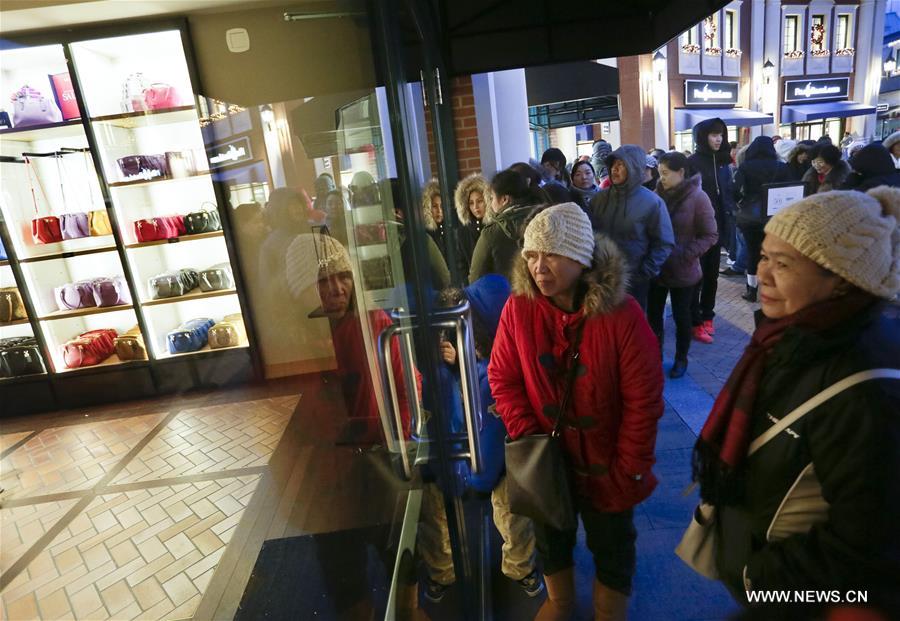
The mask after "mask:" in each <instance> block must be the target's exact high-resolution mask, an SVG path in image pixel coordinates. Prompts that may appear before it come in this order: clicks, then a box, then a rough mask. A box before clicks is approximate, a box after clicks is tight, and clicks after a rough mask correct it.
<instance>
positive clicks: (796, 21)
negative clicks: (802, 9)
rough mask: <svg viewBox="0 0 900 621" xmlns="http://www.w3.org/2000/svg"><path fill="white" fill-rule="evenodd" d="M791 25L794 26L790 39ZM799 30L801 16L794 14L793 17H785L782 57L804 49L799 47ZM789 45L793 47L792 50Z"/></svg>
mask: <svg viewBox="0 0 900 621" xmlns="http://www.w3.org/2000/svg"><path fill="white" fill-rule="evenodd" d="M789 24H790V25H792V26H793V28H792V32H791V36H790V37H788V25H789ZM799 29H800V15H794V14H792V15H785V16H784V26H783V28H782V44H781V53H782V55H784V56H787V55H788V54H790V53H791V52H795V51H797V50H799V49H802V48H800V46H799V45H798V43H799V42H798V40H797V31H798V30H799ZM789 39H793V40H792V41H791V40H789ZM789 44H790V45H791V47H790V48H788V45H789Z"/></svg>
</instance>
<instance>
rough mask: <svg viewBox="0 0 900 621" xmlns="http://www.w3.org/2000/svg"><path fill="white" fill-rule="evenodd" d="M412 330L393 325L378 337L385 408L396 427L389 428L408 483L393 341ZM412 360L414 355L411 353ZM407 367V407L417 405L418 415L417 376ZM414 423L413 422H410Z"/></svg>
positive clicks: (409, 475)
mask: <svg viewBox="0 0 900 621" xmlns="http://www.w3.org/2000/svg"><path fill="white" fill-rule="evenodd" d="M406 328H408V329H412V327H411V326H408V327H407V326H400V325H398V324H393V325H390V326H388V327H386V328H385V329H384V330H383V331H382V332H381V334H379V335H378V354H377V355H378V363H379V366H380V367H381V368H380V369H379V371H380V373H381V384H382V386H383V387H385V389H386V390H387V392H388V394H387V395H385V399H384V407H385V408H386V409H387V410H388V413H389V418H393V421H394V426H393V427H390V425H389V426H388V427H389V428H390V429H391V431H392V435H394V437H395V439H396V440H397V444H398V445H399V446H400V458H401V460H402V462H403V475H404V478H405V479H406V480H407V481H410V480H412V467H411V466H410V463H409V455H408V454H407V452H406V438H405V437H404V435H403V417H402V415H401V413H400V411H401V410H400V398H399V397H398V396H397V381H396V378H395V377H394V365H393V364H391V358H392V357H391V348H392V346H393V345H392V341H393V338H394V336H395V335H396V334H399V333H401V332H403V331H404V329H406ZM409 355H410V358H411V356H412V354H411V353H410V354H409ZM406 366H407V365H403V367H404V381H405V382H406V400H407V405H408V407H409V408H410V410H412V409H413V406H412V404H410V403H408V402H409V401H413V402H414V403H415V408H416V411H417V414H418V412H419V410H418V407H419V395H418V390H417V386H416V383H415V375H414V374H413V373H412V372H411V371H410V370H408V369H407V368H406ZM409 375H413V382H412V384H410V383H409V380H408V377H409ZM410 390H411V391H412V396H410ZM418 418H419V420H421V416H418ZM410 422H412V421H410Z"/></svg>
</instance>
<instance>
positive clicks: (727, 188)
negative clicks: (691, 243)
mask: <svg viewBox="0 0 900 621" xmlns="http://www.w3.org/2000/svg"><path fill="white" fill-rule="evenodd" d="M713 130H716V131H718V132H720V133H721V134H722V145H721V146H720V147H719V150H718V151H715V152H713V150H712V149H711V148H710V146H709V135H710V134H711V133H712V132H713ZM694 144H695V145H696V147H695V148H696V151H695V152H694V154H693V155H691V156H690V157H689V158H688V162H690V164H691V167H692V168H693V169H694V170H695V171H696V172H699V173H700V175H701V176H702V177H703V191H704V192H706V195H707V196H709V201H710V202H711V203H712V206H713V209H714V210H715V212H716V225H717V226H718V230H719V231H724V230H725V214H730V213H734V208H735V204H734V183H733V182H732V179H731V170H730V165H731V146H730V145H729V143H728V128H726V127H725V122H724V121H723V120H722V119H719V118H715V119H707V120H705V121H700V122H699V123H697V124H696V125H694Z"/></svg>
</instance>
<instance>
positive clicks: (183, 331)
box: [166, 318, 215, 354]
mask: <svg viewBox="0 0 900 621" xmlns="http://www.w3.org/2000/svg"><path fill="white" fill-rule="evenodd" d="M213 325H215V322H214V321H213V320H212V319H207V318H201V319H191V320H188V321H185V322H184V323H183V324H181V326H180V327H178V328H176V329H175V330H172V331H171V332H169V333H168V334H167V335H166V343H167V344H168V346H169V353H170V354H184V353H187V352H192V351H199V350H201V349H203V348H204V347H205V346H206V344H207V342H208V339H209V329H210V328H211V327H212V326H213Z"/></svg>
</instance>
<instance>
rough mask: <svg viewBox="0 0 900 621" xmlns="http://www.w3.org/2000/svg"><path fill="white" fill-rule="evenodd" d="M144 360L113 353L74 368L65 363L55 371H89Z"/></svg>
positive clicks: (140, 362)
mask: <svg viewBox="0 0 900 621" xmlns="http://www.w3.org/2000/svg"><path fill="white" fill-rule="evenodd" d="M146 363H147V361H146V360H120V359H119V357H118V356H117V355H116V354H113V355H112V356H110V357H109V358H107V359H106V360H104V361H103V362H101V363H100V364H92V365H90V366H86V367H75V368H74V369H70V368H68V367H67V366H65V365H62V366H61V368H59V369H56V373H74V372H76V371H90V370H92V369H102V368H107V367H114V366H124V365H138V364H146Z"/></svg>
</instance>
